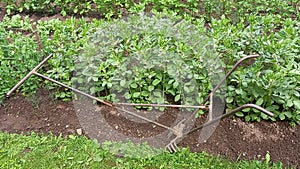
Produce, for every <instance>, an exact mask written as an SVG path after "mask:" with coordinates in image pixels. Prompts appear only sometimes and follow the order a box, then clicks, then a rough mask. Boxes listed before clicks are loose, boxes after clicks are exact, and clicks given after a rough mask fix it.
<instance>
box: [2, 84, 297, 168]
mask: <svg viewBox="0 0 300 169" xmlns="http://www.w3.org/2000/svg"><path fill="white" fill-rule="evenodd" d="M51 95H52V94H51V93H49V91H47V90H39V91H38V92H37V93H36V94H35V95H34V96H31V97H26V98H25V97H24V96H22V95H21V94H20V93H17V94H15V95H13V96H11V98H7V99H6V100H5V101H4V104H3V105H0V131H3V132H9V133H24V134H28V133H30V132H32V131H34V132H37V133H44V134H49V133H53V134H55V135H62V136H67V135H70V134H78V129H80V130H82V131H83V134H86V133H85V131H84V129H83V128H82V126H81V123H80V122H79V120H78V114H77V113H76V110H77V109H78V107H77V108H74V104H73V102H72V101H68V102H63V101H60V100H55V99H53V98H51V97H50V96H51ZM98 107H99V109H105V110H106V111H103V112H104V114H103V115H104V117H105V119H106V120H107V122H108V123H111V124H117V125H118V126H119V128H116V130H118V132H123V133H125V134H130V135H131V136H136V137H141V133H144V135H145V136H150V135H156V134H157V133H159V132H161V130H160V129H159V128H155V127H153V126H151V125H149V124H148V125H142V126H141V125H137V124H135V123H134V122H132V121H130V120H124V118H120V117H119V116H117V115H116V114H111V113H108V112H111V111H113V110H110V109H111V108H109V107H105V106H100V105H99V106H98ZM89 111H94V112H93V113H97V109H91V110H89ZM105 112H106V113H105ZM174 113H175V114H176V110H172V109H171V110H168V111H167V113H165V114H164V115H162V116H161V118H160V121H159V122H163V123H164V124H166V125H170V124H172V122H173V120H174V118H175V116H174ZM202 122H203V119H199V120H197V121H196V124H195V125H200V124H201V123H202ZM145 133H146V134H145ZM199 133H200V132H195V133H193V134H190V135H189V136H188V137H187V138H185V139H184V140H182V141H181V142H180V144H179V145H180V146H184V147H190V149H191V151H193V152H201V151H206V152H208V153H209V154H213V155H220V156H223V157H225V158H228V159H230V160H232V161H235V160H237V159H248V160H253V159H258V160H264V157H265V155H266V153H267V152H269V154H270V155H271V160H272V162H279V161H281V162H282V163H283V164H284V166H297V165H298V164H300V146H299V145H300V127H299V126H296V127H291V126H290V125H289V124H288V123H287V122H267V121H262V122H259V123H257V122H255V123H245V122H243V121H242V120H241V119H239V118H235V117H229V118H227V119H223V120H222V121H221V122H220V124H219V125H218V126H217V128H216V130H215V132H214V133H213V134H212V136H211V137H210V138H209V139H208V140H206V142H202V143H199V141H198V140H199ZM298 167H299V166H298Z"/></svg>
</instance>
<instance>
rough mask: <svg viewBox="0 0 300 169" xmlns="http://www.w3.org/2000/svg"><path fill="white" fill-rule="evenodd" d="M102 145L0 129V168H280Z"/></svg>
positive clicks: (187, 153) (203, 155)
mask: <svg viewBox="0 0 300 169" xmlns="http://www.w3.org/2000/svg"><path fill="white" fill-rule="evenodd" d="M107 144H108V143H107ZM109 144H110V145H112V144H115V146H118V145H120V144H118V143H109ZM123 146H126V145H123ZM127 146H129V147H130V146H133V145H131V144H130V145H128V144H127ZM143 146H144V145H142V146H141V147H140V148H142V147H143ZM144 147H145V148H146V149H147V148H148V147H147V146H144ZM103 148H105V147H103ZM103 148H101V147H99V144H98V143H97V142H96V141H92V140H89V139H87V138H86V137H78V136H74V135H70V136H69V137H68V138H62V137H60V136H53V135H50V136H44V135H42V136H39V135H37V134H35V133H31V134H29V135H28V136H25V135H17V134H7V133H2V132H0V168H100V169H101V168H103V169H105V168H199V166H201V168H228V169H229V168H282V164H280V163H277V164H272V163H270V162H269V160H270V158H266V161H265V162H262V161H237V162H234V163H232V162H230V161H228V160H223V159H221V158H219V157H212V156H210V155H208V154H207V153H205V152H202V153H192V152H190V151H189V150H188V149H182V150H181V151H179V152H176V153H174V154H170V153H168V152H162V153H159V154H158V155H156V156H151V157H149V158H130V157H124V158H117V157H116V156H114V155H113V154H111V152H109V151H107V150H105V149H103ZM135 148H137V147H135ZM146 149H145V150H146ZM145 153H146V151H145Z"/></svg>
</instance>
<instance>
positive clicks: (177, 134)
mask: <svg viewBox="0 0 300 169" xmlns="http://www.w3.org/2000/svg"><path fill="white" fill-rule="evenodd" d="M52 56H53V55H52V54H51V55H49V56H48V57H46V58H45V59H44V60H43V61H42V62H40V63H39V64H38V65H37V66H36V67H35V68H34V69H32V70H31V71H30V72H29V73H28V74H27V75H26V76H25V77H24V78H23V79H22V80H20V81H19V82H18V83H17V84H16V85H15V86H14V87H13V88H12V89H11V90H10V91H9V92H8V93H7V94H6V97H10V95H11V94H12V93H13V92H14V91H15V90H16V89H17V88H18V87H20V86H21V85H22V84H23V83H24V82H25V81H26V80H27V79H28V78H30V76H32V75H36V76H38V77H41V78H43V79H46V80H48V81H51V82H53V83H56V84H58V85H60V86H63V87H65V88H67V89H70V90H72V91H74V92H76V93H79V94H82V95H84V96H86V97H88V98H90V99H93V100H96V101H97V102H100V103H102V104H104V105H107V106H109V107H113V108H114V109H115V110H117V111H121V112H124V113H127V114H129V115H132V116H134V117H137V118H139V119H142V120H145V121H147V122H150V123H153V124H155V125H157V126H160V127H163V128H165V129H167V130H169V131H170V132H171V134H172V135H173V136H174V139H172V140H171V141H170V143H169V144H167V146H166V149H167V150H169V151H170V152H176V151H177V150H178V146H177V143H178V142H179V140H180V139H182V138H184V137H186V136H187V135H189V134H191V133H193V132H195V131H197V130H200V129H202V128H204V127H206V126H210V125H212V124H214V123H216V122H217V121H219V120H221V119H224V118H226V117H228V116H231V115H233V114H234V113H236V112H239V111H241V110H242V109H245V108H254V109H257V110H259V111H261V112H263V113H265V114H266V115H269V116H273V113H271V112H269V111H268V110H266V109H264V108H262V107H260V106H258V105H255V104H245V105H242V106H240V107H238V108H236V109H234V110H231V111H229V112H227V113H225V114H222V115H221V116H218V117H216V118H212V113H213V110H212V103H211V102H210V105H206V103H207V102H208V101H209V99H211V98H212V97H213V95H214V94H215V93H216V91H217V90H218V89H219V88H220V86H221V85H222V84H223V83H224V82H225V80H226V79H227V78H228V76H229V75H231V73H232V72H233V71H235V69H236V68H237V67H238V66H239V65H240V64H241V63H242V62H243V61H244V60H247V59H251V58H256V57H258V55H249V56H245V57H243V58H242V59H240V60H239V61H238V62H237V63H236V64H235V65H234V66H233V68H232V69H231V70H230V71H229V72H228V73H227V74H226V75H225V76H224V78H222V79H221V81H220V82H219V83H218V84H217V85H216V86H215V87H214V88H213V90H212V91H211V93H210V94H209V95H208V96H207V97H206V98H205V99H204V100H203V102H202V104H200V105H199V106H186V105H165V104H134V103H111V102H108V101H105V100H101V99H99V98H97V97H95V96H92V95H90V94H87V93H84V92H82V91H80V90H78V89H76V88H73V87H70V86H68V85H66V84H63V83H61V82H59V81H56V80H54V79H52V78H50V77H47V76H45V75H42V74H40V73H38V70H39V69H40V68H41V67H42V66H43V65H44V64H45V63H46V62H47V61H48V60H49V59H50V58H51V57H52ZM120 105H123V106H126V105H128V106H152V107H173V108H194V109H196V110H195V111H194V112H193V113H192V114H191V115H190V116H189V118H188V119H183V120H181V121H180V122H179V123H177V124H176V125H175V126H174V127H168V126H166V125H164V124H161V123H158V122H156V121H153V120H151V119H148V118H146V117H143V116H141V115H138V114H136V113H134V112H131V111H128V110H125V109H123V108H121V107H120ZM199 109H202V110H209V117H211V118H209V119H208V120H207V121H206V122H205V123H204V124H202V125H200V126H196V127H194V128H192V129H191V130H189V131H187V132H184V131H183V129H184V127H185V126H186V124H187V123H188V122H189V121H190V120H191V119H193V118H195V115H196V113H197V112H198V110H199Z"/></svg>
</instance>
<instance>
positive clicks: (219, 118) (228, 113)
mask: <svg viewBox="0 0 300 169" xmlns="http://www.w3.org/2000/svg"><path fill="white" fill-rule="evenodd" d="M245 108H254V109H257V110H259V111H261V112H263V113H264V114H266V115H268V116H274V114H273V113H271V112H270V111H268V110H266V109H264V108H262V107H260V106H258V105H256V104H245V105H242V106H240V107H238V108H236V109H233V110H231V111H229V112H227V113H225V114H223V115H222V116H219V117H217V118H215V119H212V120H210V121H208V122H206V123H204V124H202V125H200V126H198V127H195V128H193V129H192V130H190V131H188V132H186V133H184V134H183V137H185V136H187V135H188V134H191V133H193V132H195V131H197V130H200V129H202V128H204V127H206V126H209V125H211V124H213V123H215V122H217V121H219V120H222V119H224V118H225V117H228V116H231V115H233V114H234V113H236V112H239V111H241V110H243V109H245Z"/></svg>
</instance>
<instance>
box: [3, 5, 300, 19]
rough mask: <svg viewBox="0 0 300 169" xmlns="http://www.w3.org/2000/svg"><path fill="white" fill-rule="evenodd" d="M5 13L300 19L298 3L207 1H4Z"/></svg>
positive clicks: (107, 16) (106, 16)
mask: <svg viewBox="0 0 300 169" xmlns="http://www.w3.org/2000/svg"><path fill="white" fill-rule="evenodd" d="M3 4H4V6H5V9H6V12H7V13H8V14H11V13H14V12H24V11H25V12H32V11H33V12H38V13H48V14H52V13H54V12H56V13H61V14H62V15H63V16H65V15H68V14H75V15H84V14H93V13H97V14H100V15H101V16H102V17H105V18H110V17H121V16H127V14H128V13H139V12H142V11H144V12H150V11H152V12H154V11H159V12H164V11H169V10H172V11H173V12H175V13H177V14H180V15H190V16H193V17H204V18H205V19H206V21H211V20H212V19H213V18H220V17H221V16H222V15H225V16H226V17H227V18H231V19H232V21H234V22H239V21H240V20H241V19H242V18H244V19H246V18H248V16H250V15H253V14H254V15H261V16H263V15H265V14H270V13H272V14H282V16H283V17H284V18H289V17H291V16H292V17H293V18H298V19H299V16H300V15H299V12H300V9H299V1H297V0H283V1H280V2H278V1H276V0H271V1H270V0H262V1H253V0H244V1H235V0H227V1H224V0H222V1H220V0H204V1H193V0H186V1H179V0H161V1H157V0H145V1H132V0H105V1H103V0H46V1H39V0H3Z"/></svg>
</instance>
